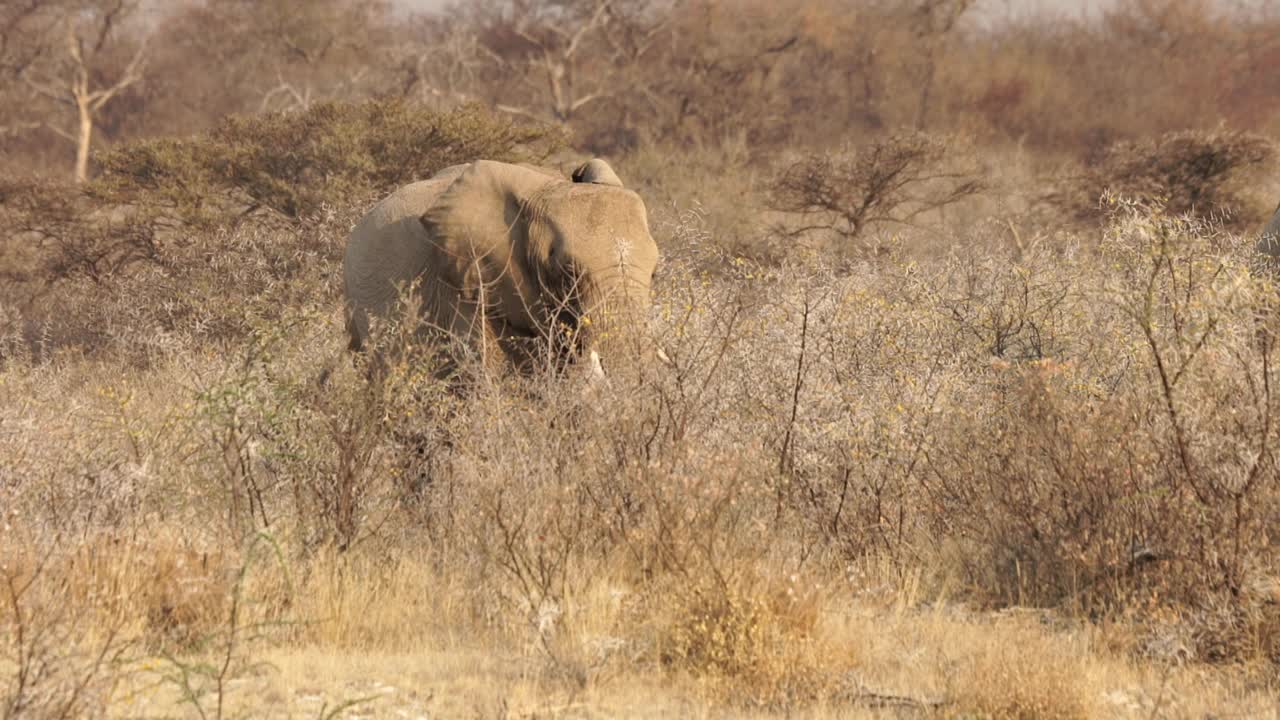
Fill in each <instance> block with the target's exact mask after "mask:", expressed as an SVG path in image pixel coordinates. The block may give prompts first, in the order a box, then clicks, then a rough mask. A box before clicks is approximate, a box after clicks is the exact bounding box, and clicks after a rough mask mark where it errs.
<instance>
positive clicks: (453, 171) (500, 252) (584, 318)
mask: <svg viewBox="0 0 1280 720" xmlns="http://www.w3.org/2000/svg"><path fill="white" fill-rule="evenodd" d="M583 167H584V168H588V167H589V168H591V169H590V171H589V172H585V173H578V172H575V176H578V175H580V176H581V178H583V179H582V180H581V181H580V182H570V181H569V180H567V179H565V178H564V177H563V176H562V175H560V174H559V173H557V172H555V171H554V170H550V169H547V168H541V167H537V166H522V165H510V164H506V163H499V162H492V161H486V160H481V161H477V162H475V163H471V164H468V165H458V166H453V167H449V168H445V169H444V170H442V171H440V172H439V173H437V174H436V175H435V176H433V177H432V178H430V179H428V180H424V181H421V182H417V183H413V184H411V185H407V186H405V187H403V188H400V189H399V190H397V191H396V192H394V193H392V194H391V195H390V196H389V197H387V198H386V199H385V200H383V201H382V202H380V203H378V204H377V205H376V206H374V208H373V209H371V210H370V211H369V212H368V214H366V215H365V217H364V218H363V219H361V221H360V222H359V223H358V224H357V225H356V227H355V229H354V230H352V233H351V237H350V239H349V241H348V243H347V251H346V257H345V260H344V267H343V280H344V288H345V291H346V299H347V330H348V333H349V335H350V339H351V343H350V347H351V348H352V349H354V350H359V349H361V348H362V347H364V346H366V345H367V343H368V341H369V332H370V321H371V319H373V318H388V317H392V316H393V315H394V314H395V313H396V312H397V308H398V307H399V302H398V301H399V300H400V299H401V290H402V289H403V288H411V295H410V299H411V300H412V304H413V305H414V306H416V308H417V310H416V312H417V317H418V319H420V320H421V321H422V325H423V327H424V328H426V330H424V331H423V332H438V333H444V334H445V335H447V336H451V337H452V338H454V339H458V340H462V341H464V342H465V343H466V344H467V345H468V346H469V347H470V348H471V349H472V350H474V351H475V352H476V353H478V354H480V356H481V357H482V358H483V360H484V362H485V363H486V364H487V365H490V366H494V364H495V363H496V364H498V365H507V366H511V365H514V366H516V367H518V368H523V369H528V368H531V367H536V366H538V365H539V364H540V363H544V362H548V361H553V362H560V361H562V360H565V359H570V360H572V359H583V360H588V359H589V361H590V364H591V365H592V366H593V367H594V369H595V370H597V371H599V370H600V361H599V358H600V357H601V356H603V357H604V358H605V359H604V363H605V367H607V366H608V357H609V355H610V352H611V350H612V349H613V348H614V347H618V348H619V349H620V343H621V342H622V341H625V340H626V339H627V338H628V337H630V338H633V339H634V338H635V337H636V336H637V333H636V331H637V330H638V329H639V328H640V327H641V326H642V324H643V322H644V318H646V317H647V315H648V310H649V306H650V303H651V298H650V290H649V288H650V282H651V280H652V276H653V271H654V268H655V267H656V265H657V262H658V249H657V245H656V244H655V243H654V241H653V238H652V236H651V235H650V234H649V227H648V220H647V213H646V210H645V206H644V202H643V201H642V200H641V199H640V197H639V196H638V195H636V194H635V193H634V192H632V191H631V190H628V189H626V188H624V187H622V185H621V182H620V181H618V180H617V175H616V174H614V173H613V170H612V169H610V168H609V166H608V164H606V163H604V162H603V161H592V163H587V165H584V166H583ZM580 170H581V168H580ZM597 180H603V182H597Z"/></svg>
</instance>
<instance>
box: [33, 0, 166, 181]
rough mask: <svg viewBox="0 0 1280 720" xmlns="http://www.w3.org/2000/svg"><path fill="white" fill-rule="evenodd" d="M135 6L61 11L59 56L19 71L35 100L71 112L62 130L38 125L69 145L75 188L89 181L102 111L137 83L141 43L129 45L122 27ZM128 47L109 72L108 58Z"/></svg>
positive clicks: (118, 0) (107, 3) (129, 1)
mask: <svg viewBox="0 0 1280 720" xmlns="http://www.w3.org/2000/svg"><path fill="white" fill-rule="evenodd" d="M138 9H139V2H138V0H94V1H91V2H87V3H83V4H81V3H77V4H72V5H67V6H65V9H64V10H63V12H64V13H65V16H64V17H63V18H62V22H61V23H60V25H61V26H62V27H61V31H62V35H63V48H62V52H60V53H59V52H50V53H49V54H48V56H47V57H45V58H43V59H42V61H39V62H34V63H32V64H31V65H29V66H27V67H25V68H23V69H22V71H21V75H20V77H21V78H22V81H23V82H24V83H25V84H26V85H27V86H28V87H29V88H30V89H31V90H32V91H34V92H35V93H36V94H37V95H39V96H41V97H44V98H46V99H47V100H50V101H52V102H54V103H55V104H57V105H58V106H61V107H66V108H69V109H71V110H74V111H75V125H74V127H73V129H67V128H65V127H64V126H63V125H62V124H60V123H58V122H56V121H53V120H52V119H50V118H46V119H44V120H43V121H42V124H43V125H45V126H46V127H48V128H49V129H51V130H53V131H54V132H56V133H57V134H58V135H61V136H62V137H64V138H66V139H68V140H70V141H71V142H73V143H75V146H76V165H75V179H76V182H84V181H85V180H87V179H88V178H89V154H90V151H91V149H92V145H93V131H94V126H95V124H96V122H97V119H98V117H99V114H100V113H101V111H102V108H103V107H104V106H105V105H106V104H107V103H109V102H111V101H112V100H113V99H114V98H116V97H117V96H118V95H119V94H120V93H122V92H124V91H125V90H126V89H128V88H129V87H131V86H133V85H135V84H136V83H138V82H140V81H141V80H142V73H143V66H144V63H145V61H146V56H147V44H146V38H145V37H142V38H141V39H140V40H139V41H137V42H136V43H134V41H133V38H132V37H130V35H129V33H128V27H127V26H128V25H129V23H130V21H131V20H133V19H135V18H136V16H137V13H138ZM129 44H133V45H134V46H133V48H132V52H131V53H130V54H129V59H128V60H127V61H126V62H125V63H124V66H123V68H120V69H119V70H118V71H116V72H114V73H113V72H111V70H110V68H109V62H107V60H108V57H109V56H111V55H113V54H118V53H119V52H120V51H121V50H122V49H123V46H127V45H129Z"/></svg>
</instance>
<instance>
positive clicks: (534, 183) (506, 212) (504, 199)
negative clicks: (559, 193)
mask: <svg viewBox="0 0 1280 720" xmlns="http://www.w3.org/2000/svg"><path fill="white" fill-rule="evenodd" d="M556 182H564V181H563V180H559V181H557V180H556V179H555V178H553V177H549V176H547V175H545V174H543V173H540V172H537V171H534V170H531V169H529V168H524V167H520V166H517V165H509V164H507V163H500V162H493V161H491V160H479V161H476V162H474V163H472V164H471V165H470V166H469V167H468V168H467V169H466V170H464V171H463V172H462V173H461V174H460V175H458V177H457V178H456V179H455V180H454V181H453V183H452V184H450V185H449V187H448V189H447V190H445V191H444V192H443V193H442V194H441V195H440V198H439V199H438V200H436V202H435V203H434V204H433V205H432V206H431V207H430V208H429V209H428V210H427V211H426V212H425V213H423V214H422V216H421V218H420V220H421V222H422V225H423V227H424V228H426V230H427V234H428V236H429V237H430V238H431V240H432V241H433V242H435V243H437V244H441V245H443V246H444V249H445V250H446V251H448V252H451V253H454V254H458V253H461V252H462V251H463V250H465V249H468V248H469V249H470V250H472V251H479V252H480V253H489V252H491V251H492V250H493V249H495V248H497V247H498V246H500V245H503V244H506V247H510V245H509V243H510V242H511V240H512V238H513V235H515V234H516V233H517V232H522V231H523V229H524V226H525V225H527V222H525V221H522V220H521V215H522V214H523V213H525V212H526V210H525V208H526V207H527V205H528V201H529V199H530V198H532V197H533V196H534V195H535V194H536V193H537V192H538V191H539V190H542V189H543V188H545V187H547V186H548V185H550V184H553V183H556Z"/></svg>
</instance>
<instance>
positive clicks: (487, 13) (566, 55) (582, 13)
mask: <svg viewBox="0 0 1280 720" xmlns="http://www.w3.org/2000/svg"><path fill="white" fill-rule="evenodd" d="M674 4H677V3H673V2H658V3H655V2H646V1H645V0H498V1H495V2H490V3H487V4H484V5H477V6H475V7H474V9H473V11H472V15H471V16H470V17H468V18H467V19H466V20H465V21H464V25H466V26H470V27H472V28H474V32H475V33H476V38H477V41H478V42H476V43H475V44H474V45H472V46H471V49H472V50H473V51H474V52H475V53H476V55H477V57H478V58H479V59H480V60H481V61H482V62H483V64H484V65H485V66H486V67H485V68H483V69H482V70H481V72H480V73H477V74H478V75H479V76H481V77H482V79H491V80H494V81H496V82H492V83H488V84H489V86H490V88H491V89H492V90H493V91H495V92H496V93H500V95H499V96H501V97H503V98H504V99H503V101H500V102H496V103H495V104H494V107H495V108H496V109H498V110H501V111H503V112H507V113H511V114H515V115H523V116H526V117H529V118H532V119H535V120H541V121H552V122H557V123H570V122H572V121H573V119H574V117H575V116H576V115H578V114H579V113H580V112H581V111H582V110H583V109H584V108H586V107H588V106H589V105H592V104H594V103H598V102H600V101H603V100H605V99H606V98H610V97H613V96H615V95H616V94H617V93H619V92H621V91H623V90H624V89H625V88H626V86H627V82H626V81H624V80H623V75H624V73H625V72H626V71H627V70H628V69H629V68H632V67H634V66H635V65H637V64H638V63H640V62H641V60H642V59H643V57H644V56H645V54H646V53H647V52H648V51H649V50H650V48H651V47H652V46H653V41H654V39H655V38H656V37H657V36H658V35H659V34H660V33H661V32H662V30H663V29H664V28H665V27H666V22H667V19H668V17H669V14H670V7H671V6H672V5H674ZM511 81H514V82H511ZM510 97H516V98H519V99H518V100H508V99H507V98H510Z"/></svg>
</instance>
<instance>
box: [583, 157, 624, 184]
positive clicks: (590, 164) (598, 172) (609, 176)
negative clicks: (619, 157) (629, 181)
mask: <svg viewBox="0 0 1280 720" xmlns="http://www.w3.org/2000/svg"><path fill="white" fill-rule="evenodd" d="M571 177H572V178H573V181H574V182H576V183H592V184H595V185H613V186H614V187H622V180H621V179H620V178H619V177H618V174H617V173H615V172H614V171H613V168H611V167H609V163H607V162H605V161H604V160H601V159H600V158H592V159H591V160H588V161H587V162H586V163H584V164H583V165H581V166H580V167H579V168H578V169H577V170H574V171H573V175H572V176H571Z"/></svg>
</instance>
